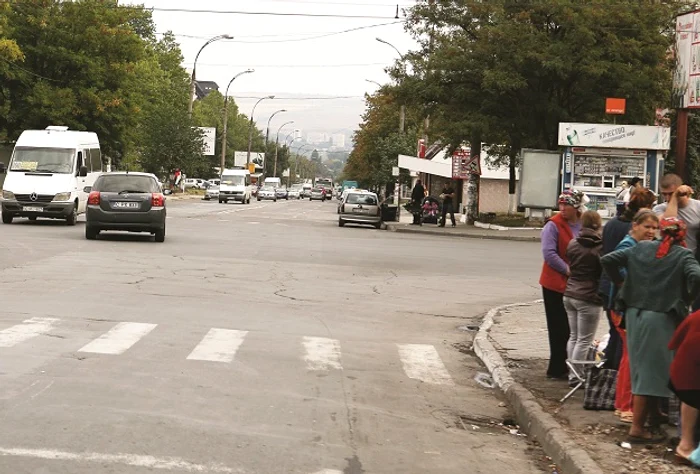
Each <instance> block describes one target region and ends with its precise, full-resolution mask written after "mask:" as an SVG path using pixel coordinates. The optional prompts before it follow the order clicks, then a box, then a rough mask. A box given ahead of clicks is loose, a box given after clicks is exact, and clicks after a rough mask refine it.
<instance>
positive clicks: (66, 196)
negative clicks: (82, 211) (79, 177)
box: [53, 193, 70, 201]
mask: <svg viewBox="0 0 700 474" xmlns="http://www.w3.org/2000/svg"><path fill="white" fill-rule="evenodd" d="M53 200H54V201H70V193H58V194H56V195H55V196H54V198H53Z"/></svg>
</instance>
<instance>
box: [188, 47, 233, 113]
mask: <svg viewBox="0 0 700 474" xmlns="http://www.w3.org/2000/svg"><path fill="white" fill-rule="evenodd" d="M222 39H233V36H231V35H219V36H214V37H213V38H210V39H209V40H208V41H207V42H206V43H204V44H203V45H202V47H201V48H199V51H197V56H195V57H194V64H193V65H192V78H191V79H190V100H189V101H188V105H187V117H189V118H190V119H191V118H192V105H193V104H194V83H195V81H196V80H197V59H199V55H200V54H201V53H202V50H203V49H204V48H206V47H207V46H209V45H210V44H212V43H213V42H214V41H219V40H222Z"/></svg>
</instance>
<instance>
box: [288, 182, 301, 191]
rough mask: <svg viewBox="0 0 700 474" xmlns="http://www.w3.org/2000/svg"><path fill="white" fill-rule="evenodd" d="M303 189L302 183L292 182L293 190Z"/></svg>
mask: <svg viewBox="0 0 700 474" xmlns="http://www.w3.org/2000/svg"><path fill="white" fill-rule="evenodd" d="M300 189H301V184H292V187H291V188H290V190H291V191H299V190H300Z"/></svg>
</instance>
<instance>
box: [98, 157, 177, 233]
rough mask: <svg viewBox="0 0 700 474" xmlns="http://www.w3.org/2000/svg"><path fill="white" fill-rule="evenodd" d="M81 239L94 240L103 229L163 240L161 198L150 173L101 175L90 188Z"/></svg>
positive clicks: (163, 213)
mask: <svg viewBox="0 0 700 474" xmlns="http://www.w3.org/2000/svg"><path fill="white" fill-rule="evenodd" d="M86 216H87V223H86V224H85V238H86V239H88V240H95V239H96V238H97V236H98V235H99V234H100V232H102V231H105V230H123V231H127V232H150V233H151V234H153V235H154V236H155V240H156V242H164V241H165V196H163V193H161V189H160V186H158V180H157V179H156V177H155V176H154V175H152V174H150V173H132V172H128V171H127V172H114V173H107V174H103V175H101V176H100V177H99V178H97V180H96V181H95V184H94V185H93V186H92V188H91V189H90V195H89V196H88V204H87V213H86Z"/></svg>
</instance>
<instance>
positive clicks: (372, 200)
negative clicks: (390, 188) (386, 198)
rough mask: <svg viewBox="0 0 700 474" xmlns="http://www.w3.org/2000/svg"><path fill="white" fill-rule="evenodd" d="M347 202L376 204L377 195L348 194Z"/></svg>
mask: <svg viewBox="0 0 700 474" xmlns="http://www.w3.org/2000/svg"><path fill="white" fill-rule="evenodd" d="M346 202H347V203H348V204H366V205H369V206H376V205H377V196H375V195H373V194H348V199H347V201H346Z"/></svg>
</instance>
